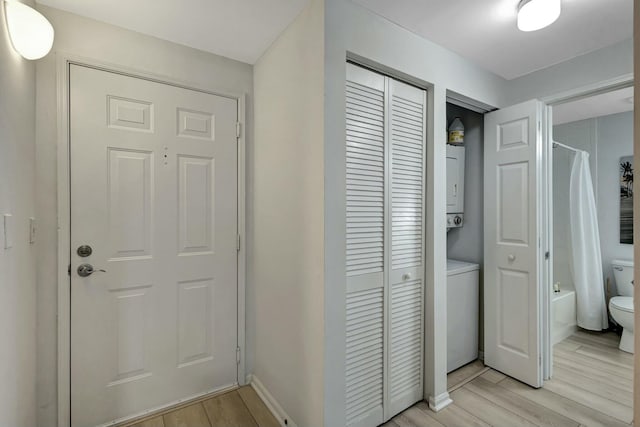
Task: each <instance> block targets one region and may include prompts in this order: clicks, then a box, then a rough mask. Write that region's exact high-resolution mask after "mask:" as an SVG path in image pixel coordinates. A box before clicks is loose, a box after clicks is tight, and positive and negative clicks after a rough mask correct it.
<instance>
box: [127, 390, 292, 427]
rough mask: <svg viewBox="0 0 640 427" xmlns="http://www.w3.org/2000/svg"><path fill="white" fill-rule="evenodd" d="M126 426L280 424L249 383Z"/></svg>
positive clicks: (273, 426)
mask: <svg viewBox="0 0 640 427" xmlns="http://www.w3.org/2000/svg"><path fill="white" fill-rule="evenodd" d="M126 426H127V427H258V426H259V427H279V426H280V424H279V423H278V421H276V419H275V418H274V416H273V415H272V414H271V412H270V411H269V409H268V408H267V407H266V405H265V404H264V403H263V402H262V400H260V397H259V396H258V395H257V394H256V392H255V391H254V390H253V388H251V386H244V387H240V388H239V389H237V390H233V391H229V392H227V393H224V394H219V395H217V396H214V397H212V398H209V399H206V400H202V401H199V402H195V403H192V404H190V405H186V406H182V407H180V408H179V409H174V410H170V411H168V412H166V413H163V414H160V415H155V416H153V417H150V418H147V419H145V420H143V421H140V422H136V423H134V424H126Z"/></svg>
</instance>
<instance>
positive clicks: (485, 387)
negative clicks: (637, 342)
mask: <svg viewBox="0 0 640 427" xmlns="http://www.w3.org/2000/svg"><path fill="white" fill-rule="evenodd" d="M618 341H619V338H618V336H617V335H616V334H614V333H588V332H582V331H580V332H577V333H576V334H575V335H573V336H571V337H569V338H568V339H566V340H564V341H562V342H561V343H559V344H556V345H555V346H554V349H553V356H554V357H553V378H552V379H551V380H550V381H546V382H545V384H544V387H542V388H540V389H533V388H531V387H529V386H527V385H524V384H522V383H520V382H518V381H516V380H514V379H511V378H509V377H506V376H505V375H503V374H501V373H499V372H497V371H494V370H492V369H488V368H485V367H484V366H483V365H482V363H481V362H473V363H471V364H469V365H467V366H464V367H462V368H460V369H458V370H457V371H454V372H452V373H450V374H449V376H448V382H449V391H450V393H451V398H452V399H453V402H454V403H453V404H451V405H450V406H449V407H447V408H445V409H443V410H442V411H440V412H437V413H436V412H432V411H431V410H430V409H429V408H428V406H427V404H426V403H425V402H421V403H418V404H416V405H414V406H413V407H411V408H409V409H407V410H406V411H404V412H402V413H401V414H399V415H397V416H396V417H394V418H393V419H392V420H391V421H389V422H388V423H386V424H385V426H387V427H443V426H444V427H467V426H495V427H501V426H504V427H516V426H554V427H564V426H566V427H579V426H593V427H596V426H597V427H605V426H606V427H623V426H624V427H628V426H629V425H630V423H631V420H632V408H631V406H632V398H633V396H632V393H633V385H632V369H633V368H632V366H633V355H631V354H629V353H625V352H623V351H620V350H619V349H618Z"/></svg>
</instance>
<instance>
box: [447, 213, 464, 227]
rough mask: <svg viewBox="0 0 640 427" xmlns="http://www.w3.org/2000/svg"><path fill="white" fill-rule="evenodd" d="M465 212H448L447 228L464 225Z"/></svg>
mask: <svg viewBox="0 0 640 427" xmlns="http://www.w3.org/2000/svg"><path fill="white" fill-rule="evenodd" d="M463 222H464V214H461V213H457V214H447V228H455V227H462V223H463Z"/></svg>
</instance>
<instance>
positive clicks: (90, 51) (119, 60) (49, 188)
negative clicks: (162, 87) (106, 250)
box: [0, 6, 255, 426]
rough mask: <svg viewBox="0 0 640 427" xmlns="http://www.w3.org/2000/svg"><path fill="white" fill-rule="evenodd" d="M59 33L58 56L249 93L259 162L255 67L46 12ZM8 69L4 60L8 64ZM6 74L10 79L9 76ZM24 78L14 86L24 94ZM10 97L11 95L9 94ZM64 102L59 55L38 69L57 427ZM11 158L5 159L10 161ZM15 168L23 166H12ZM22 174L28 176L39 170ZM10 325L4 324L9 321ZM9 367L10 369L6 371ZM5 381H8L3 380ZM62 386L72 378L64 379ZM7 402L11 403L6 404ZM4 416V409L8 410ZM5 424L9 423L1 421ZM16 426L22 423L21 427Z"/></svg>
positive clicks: (41, 379) (42, 360)
mask: <svg viewBox="0 0 640 427" xmlns="http://www.w3.org/2000/svg"><path fill="white" fill-rule="evenodd" d="M38 9H39V10H40V11H41V12H42V13H43V14H44V15H45V16H46V17H47V18H48V19H49V20H50V21H51V23H52V24H53V26H54V28H55V31H56V40H55V44H54V47H53V52H56V53H58V54H62V53H71V54H73V55H78V56H82V57H88V58H94V59H98V60H100V61H103V62H107V63H112V64H116V65H120V66H125V67H127V68H131V69H134V70H139V71H143V72H148V73H155V74H159V75H163V76H166V77H168V78H170V79H173V80H177V81H180V82H185V83H189V84H191V85H193V86H197V87H200V88H204V89H209V90H214V91H221V92H227V93H238V94H242V93H246V94H248V98H247V104H248V111H247V126H246V127H245V129H246V131H247V135H248V136H249V138H248V139H247V154H248V158H247V161H248V163H249V164H250V162H251V160H252V156H253V145H252V134H253V132H252V109H251V105H252V102H253V98H252V86H253V79H252V67H251V66H250V65H247V64H243V63H240V62H237V61H232V60H229V59H226V58H222V57H220V56H216V55H212V54H209V53H206V52H202V51H198V50H195V49H191V48H187V47H184V46H181V45H177V44H174V43H170V42H166V41H163V40H160V39H157V38H154V37H149V36H144V35H142V34H139V33H135V32H132V31H129V30H124V29H122V28H119V27H115V26H112V25H108V24H104V23H101V22H97V21H94V20H91V19H87V18H83V17H80V16H78V15H74V14H71V13H68V12H63V11H60V10H57V9H52V8H49V7H45V6H39V7H38ZM4 65H5V61H4V60H3V62H2V66H4ZM3 74H4V73H3ZM18 83H19V80H18V81H16V82H11V84H10V87H11V88H12V89H11V90H17V89H16V88H14V86H17V85H18ZM3 93H4V92H3ZM56 111H57V98H56V57H55V54H53V53H52V54H50V55H49V56H48V57H47V58H46V59H44V60H42V61H39V62H38V66H37V130H36V132H37V137H36V139H37V149H36V162H35V170H36V173H37V212H38V213H39V237H38V239H39V243H38V254H37V256H38V266H37V283H38V285H37V286H38V297H37V301H38V325H37V326H38V328H37V331H38V333H37V336H38V352H37V353H38V399H37V401H38V404H37V407H38V425H40V426H53V425H55V424H56V417H57V381H58V377H57V323H56V316H57V314H58V313H57V292H58V289H57V286H58V284H57V277H58V273H57V262H58V261H57V259H58V258H57V244H58V242H57V231H56V227H57V202H56V201H57V154H56V152H57V135H58V134H57V116H56ZM3 157H4V156H3ZM11 164H12V165H16V164H19V162H16V161H12V163H11ZM31 165H32V167H30V168H22V170H21V173H22V174H27V171H32V170H33V169H34V167H33V162H32V163H31ZM252 182H253V176H252V172H251V168H248V177H247V186H248V188H247V192H248V193H247V214H248V216H247V226H248V236H247V239H246V244H247V248H248V254H247V255H248V257H249V258H251V256H252V253H251V248H252V243H251V234H250V231H251V229H252V224H253V216H252V211H253V209H252V197H251V194H252V187H251V186H252ZM251 283H252V278H251V276H249V277H248V279H247V330H248V332H249V336H248V337H247V346H248V348H247V351H246V352H245V353H246V355H247V365H248V368H249V372H250V370H251V364H252V360H251V355H252V354H253V349H252V347H251V345H252V343H253V337H252V336H251V332H252V331H253V330H254V328H253V324H254V319H253V312H254V309H253V304H254V301H255V299H254V294H253V288H252V287H251ZM3 324H4V323H3ZM3 367H4V365H3ZM0 378H4V377H0ZM60 380H61V381H64V380H65V379H63V378H60ZM2 401H3V402H4V401H5V399H2ZM0 412H2V411H0ZM0 424H2V423H0ZM14 425H15V424H14Z"/></svg>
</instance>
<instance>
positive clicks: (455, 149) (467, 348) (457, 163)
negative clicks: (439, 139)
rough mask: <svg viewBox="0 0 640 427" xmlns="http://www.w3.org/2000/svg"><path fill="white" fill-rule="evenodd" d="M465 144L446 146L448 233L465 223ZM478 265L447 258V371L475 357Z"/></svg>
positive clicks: (476, 347) (476, 355)
mask: <svg viewBox="0 0 640 427" xmlns="http://www.w3.org/2000/svg"><path fill="white" fill-rule="evenodd" d="M464 170H465V147H463V146H454V145H447V233H448V232H449V230H450V229H453V228H458V227H462V226H463V225H464ZM479 275H480V266H479V265H478V264H474V263H469V262H465V261H460V260H455V259H448V260H447V372H451V371H453V370H455V369H458V368H459V367H461V366H464V365H466V364H467V363H469V362H473V361H474V360H476V359H477V358H478V322H479V308H480V300H479V296H480V295H479Z"/></svg>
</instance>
